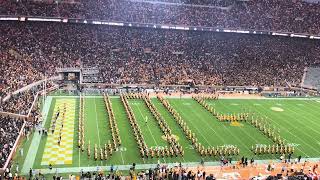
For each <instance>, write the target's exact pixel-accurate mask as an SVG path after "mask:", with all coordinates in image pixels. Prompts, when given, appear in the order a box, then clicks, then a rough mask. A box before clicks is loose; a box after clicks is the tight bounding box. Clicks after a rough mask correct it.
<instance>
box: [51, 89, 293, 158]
mask: <svg viewBox="0 0 320 180" xmlns="http://www.w3.org/2000/svg"><path fill="white" fill-rule="evenodd" d="M120 98H121V101H122V103H123V105H124V107H125V111H126V114H127V117H128V120H129V122H130V125H131V128H132V130H133V134H134V137H135V140H136V142H137V144H138V149H139V151H140V155H141V157H142V158H149V157H150V158H160V157H161V158H163V157H178V156H183V155H184V150H183V148H182V146H181V145H180V144H179V142H178V141H177V140H176V139H175V138H174V137H173V135H172V131H171V129H170V127H169V126H168V124H167V122H166V121H165V119H164V118H163V117H162V116H161V114H160V113H159V112H158V110H157V109H156V107H155V106H154V105H153V104H152V103H151V100H150V98H149V97H148V96H147V95H146V94H142V93H139V94H121V95H120ZM157 98H158V99H159V101H160V102H161V103H162V104H163V106H164V107H165V108H166V109H167V110H168V111H169V112H170V114H171V115H172V116H173V117H174V120H175V121H176V123H177V124H178V125H179V126H180V128H181V129H182V130H183V132H184V134H185V136H186V137H187V139H188V140H189V141H190V142H191V143H192V145H193V147H194V148H195V150H196V151H197V152H198V153H199V154H200V155H201V156H233V155H239V153H240V150H239V148H238V147H237V146H234V145H229V146H216V147H207V148H206V147H204V146H203V145H202V144H201V143H200V142H198V139H197V137H196V135H195V133H193V132H192V131H191V129H190V128H189V127H188V125H187V123H186V122H185V121H184V120H183V119H182V118H181V116H180V114H179V113H178V112H177V111H176V110H175V109H174V108H172V107H171V105H170V104H169V101H168V100H166V99H164V98H163V97H161V96H157ZM128 99H142V100H143V101H144V103H145V105H146V106H147V107H148V109H149V110H150V112H151V113H152V115H153V117H154V118H155V120H156V121H157V124H158V126H159V127H160V129H161V131H162V132H163V134H164V137H165V138H166V140H167V142H168V144H169V145H170V146H169V147H163V148H149V147H148V146H147V144H146V142H145V140H144V137H143V135H142V131H141V128H140V127H139V125H138V123H137V120H136V118H135V116H134V113H133V111H132V109H131V107H130V106H129V102H128ZM193 99H194V100H196V101H197V102H198V103H199V104H200V105H202V106H203V107H204V108H205V109H206V110H208V111H209V112H210V113H211V114H212V115H213V116H215V117H217V119H219V121H228V122H235V121H243V122H247V123H249V124H251V125H252V126H253V127H255V128H257V129H258V130H259V131H261V132H262V133H263V134H264V135H265V136H267V137H268V138H269V139H271V140H272V141H273V142H274V143H275V144H273V145H269V146H267V145H255V146H252V147H251V150H252V152H254V154H255V155H263V154H292V153H294V146H290V145H285V140H284V139H283V138H282V137H281V136H280V132H279V130H278V131H277V130H276V129H275V128H273V127H271V126H270V125H269V124H268V123H267V122H266V120H264V119H263V118H259V117H254V116H253V114H249V113H246V112H245V113H238V114H237V115H235V114H233V115H229V114H228V115H226V114H222V113H219V112H217V111H216V110H215V108H214V107H213V106H209V105H208V104H207V103H206V102H205V99H217V96H215V95H213V96H206V97H199V96H193ZM104 102H105V105H106V109H107V111H108V114H109V123H110V129H111V133H112V141H113V142H112V143H111V142H110V141H109V142H108V143H107V144H104V147H102V148H98V146H97V144H94V154H93V155H94V159H95V160H98V159H100V160H106V159H108V157H110V156H112V153H113V152H114V151H115V150H116V149H117V148H118V147H119V146H121V139H120V135H119V129H118V126H117V123H116V121H115V117H114V113H113V110H112V104H111V101H110V97H109V96H108V95H104ZM65 111H66V107H65V105H64V110H63V111H62V116H64V114H65ZM59 114H60V111H59V110H58V112H57V115H56V117H55V119H57V118H58V116H59ZM79 114H80V115H79V140H78V147H79V148H80V149H81V151H82V152H83V151H84V150H85V149H84V145H85V140H84V97H83V96H80V112H79ZM62 119H63V118H62ZM146 123H147V121H146ZM53 126H54V123H53ZM51 128H52V129H53V130H52V132H54V128H53V127H51ZM62 128H63V120H62V127H61V128H60V141H61V132H62V131H61V130H62ZM58 143H59V144H60V142H58ZM87 154H88V158H90V157H91V144H90V141H89V142H88V146H87Z"/></svg>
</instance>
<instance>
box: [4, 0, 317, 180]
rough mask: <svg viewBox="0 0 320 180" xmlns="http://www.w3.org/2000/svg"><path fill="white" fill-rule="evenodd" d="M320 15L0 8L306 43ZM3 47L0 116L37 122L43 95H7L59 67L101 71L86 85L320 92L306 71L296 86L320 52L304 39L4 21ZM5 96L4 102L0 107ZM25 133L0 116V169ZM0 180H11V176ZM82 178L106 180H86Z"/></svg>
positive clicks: (134, 6) (188, 8)
mask: <svg viewBox="0 0 320 180" xmlns="http://www.w3.org/2000/svg"><path fill="white" fill-rule="evenodd" d="M319 11H320V4H319V3H312V4H311V3H307V2H304V1H302V0H295V1H291V0H283V1H279V0H261V1H252V0H248V1H236V0H231V1H228V0H214V1H209V0H195V1H191V0H146V1H145V0H103V1H84V0H75V1H61V2H59V3H56V2H55V1H46V2H43V1H35V0H34V1H26V0H21V1H11V0H0V16H40V17H62V18H81V19H100V20H108V21H117V22H138V23H152V24H166V25H168V24H171V25H188V26H203V27H217V28H231V29H246V30H247V29H250V30H265V31H279V32H292V33H306V34H320V28H319V23H318V21H319V19H320V14H319ZM123 12H126V13H123ZM0 44H1V46H0V71H1V76H0V111H4V112H11V113H15V114H20V115H27V114H28V113H29V112H31V116H32V117H35V116H38V115H39V111H38V107H34V108H33V109H30V108H31V105H32V103H33V101H34V98H35V95H36V94H37V92H39V90H40V89H41V88H42V86H41V85H40V86H39V87H36V88H35V89H31V90H27V91H25V92H21V93H17V94H13V92H15V91H16V90H19V89H21V88H23V87H25V86H27V85H29V84H31V83H33V82H36V81H39V80H41V79H44V76H48V77H51V76H54V75H56V74H55V70H56V69H57V68H62V67H80V66H84V67H88V68H90V67H94V68H96V67H99V69H98V70H97V71H98V72H99V75H101V77H99V79H97V78H95V77H88V81H89V82H90V81H92V80H95V81H97V82H103V83H108V84H155V85H172V84H190V83H191V84H193V85H219V86H227V85H233V86H255V87H261V86H284V87H285V86H287V85H288V84H290V85H294V86H299V85H300V84H301V83H302V84H303V85H304V86H306V87H316V88H319V87H320V85H319V77H320V74H319V72H320V71H319V68H308V69H307V71H306V74H305V78H304V79H303V81H301V77H302V76H303V74H304V67H314V66H317V65H319V63H320V58H319V57H320V42H319V41H315V40H310V39H299V38H287V37H273V36H266V35H245V34H233V33H229V34H226V33H213V32H201V31H177V30H163V29H152V28H130V27H115V26H97V25H85V24H69V23H48V22H44V23H39V22H18V23H17V22H8V21H3V22H2V21H1V24H0ZM100 78H101V79H100ZM51 86H52V85H51V84H49V86H48V87H51ZM8 96H10V98H9V99H8V100H7V101H2V100H3V99H4V98H5V97H8ZM22 124H23V121H22V120H18V119H15V118H12V117H6V116H0V150H1V152H0V167H3V166H4V164H5V163H6V161H7V159H8V157H9V154H10V152H11V149H12V148H13V145H14V143H15V141H16V139H17V137H18V135H19V131H20V130H21V127H22ZM31 126H32V123H31V125H30V127H31ZM288 166H289V165H288ZM279 172H280V171H279ZM313 172H314V169H313ZM310 173H311V171H309V174H307V173H304V172H300V173H298V170H297V171H296V172H295V173H292V174H291V175H289V174H287V175H285V176H286V177H287V178H288V179H290V178H292V179H294V178H299V177H301V178H302V177H306V176H308V177H310V176H314V174H310ZM10 174H11V175H10ZM4 176H5V177H6V178H8V179H11V178H12V173H11V172H10V170H9V169H8V171H6V172H5V174H4ZM81 176H82V177H92V176H95V177H99V176H100V177H102V176H104V175H102V174H101V175H99V174H98V172H96V173H95V174H91V173H90V172H88V173H83V174H81ZM113 176H114V178H115V179H120V177H122V176H121V175H120V174H114V175H113ZM132 176H133V175H132ZM138 176H140V177H141V178H147V177H150V176H152V177H154V178H155V179H156V178H159V177H164V178H165V179H170V178H172V179H177V178H178V179H179V178H182V179H185V178H187V179H192V178H195V177H202V178H204V177H206V179H208V180H210V179H215V178H214V177H213V176H212V175H209V176H208V174H206V172H205V171H191V170H190V171H187V170H186V169H183V168H177V169H174V168H167V167H163V168H156V169H149V170H148V171H142V172H139V173H138ZM315 176H317V175H315ZM273 178H275V177H269V179H273ZM0 179H1V177H0Z"/></svg>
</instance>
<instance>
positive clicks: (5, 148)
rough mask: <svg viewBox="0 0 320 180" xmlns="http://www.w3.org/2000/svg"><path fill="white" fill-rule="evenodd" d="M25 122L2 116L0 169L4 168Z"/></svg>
mask: <svg viewBox="0 0 320 180" xmlns="http://www.w3.org/2000/svg"><path fill="white" fill-rule="evenodd" d="M22 124H23V120H19V119H15V118H12V117H3V116H0V127H1V128H0V132H1V133H0V149H1V152H0V167H3V166H4V163H5V162H6V161H7V158H8V156H9V154H10V152H11V149H12V148H13V145H14V143H15V141H16V139H17V137H18V135H19V132H20V130H21V127H22Z"/></svg>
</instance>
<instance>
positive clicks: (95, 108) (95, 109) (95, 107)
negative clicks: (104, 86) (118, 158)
mask: <svg viewBox="0 0 320 180" xmlns="http://www.w3.org/2000/svg"><path fill="white" fill-rule="evenodd" d="M93 101H94V111H95V113H96V125H97V132H98V141H99V144H98V147H99V149H100V143H101V141H100V131H99V125H98V117H97V115H98V112H97V104H96V98H94V100H93ZM97 151H98V152H99V150H97ZM98 152H97V153H98ZM100 164H101V165H102V161H100Z"/></svg>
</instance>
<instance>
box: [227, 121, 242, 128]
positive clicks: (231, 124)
mask: <svg viewBox="0 0 320 180" xmlns="http://www.w3.org/2000/svg"><path fill="white" fill-rule="evenodd" d="M230 126H235V127H242V126H244V125H243V124H242V123H239V122H238V121H232V122H231V123H230Z"/></svg>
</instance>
